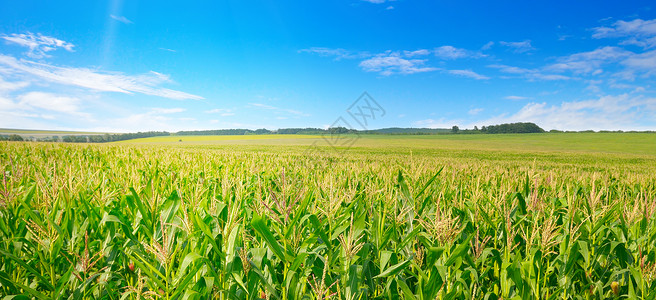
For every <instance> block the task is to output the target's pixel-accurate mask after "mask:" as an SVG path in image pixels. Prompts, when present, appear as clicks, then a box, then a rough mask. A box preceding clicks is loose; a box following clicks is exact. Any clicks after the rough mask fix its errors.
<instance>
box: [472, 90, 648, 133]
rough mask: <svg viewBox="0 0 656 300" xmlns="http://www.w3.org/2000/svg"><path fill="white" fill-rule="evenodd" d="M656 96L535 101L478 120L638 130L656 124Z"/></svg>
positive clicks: (561, 127) (567, 127) (551, 126)
mask: <svg viewBox="0 0 656 300" xmlns="http://www.w3.org/2000/svg"><path fill="white" fill-rule="evenodd" d="M654 120H656V98H645V97H642V96H638V97H632V96H630V95H629V94H622V95H616V96H615V95H607V96H602V97H599V98H597V99H592V100H584V101H570V102H562V103H560V104H555V105H550V104H547V103H546V102H542V103H535V102H531V103H528V104H526V105H525V106H524V107H522V108H521V109H520V110H519V111H518V112H516V113H514V114H512V115H501V116H497V117H494V118H491V119H487V120H482V121H478V123H481V124H500V123H511V122H534V123H536V124H538V125H540V126H541V127H543V128H545V129H560V130H588V129H591V130H618V129H622V130H635V129H638V130H640V129H642V130H645V129H653V128H654V126H656V121H654Z"/></svg>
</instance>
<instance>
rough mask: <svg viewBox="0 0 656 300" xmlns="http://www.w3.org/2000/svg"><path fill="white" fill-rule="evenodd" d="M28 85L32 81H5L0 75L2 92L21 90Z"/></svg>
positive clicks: (0, 90)
mask: <svg viewBox="0 0 656 300" xmlns="http://www.w3.org/2000/svg"><path fill="white" fill-rule="evenodd" d="M28 85H30V83H29V82H27V81H4V79H3V78H2V77H0V94H1V93H4V92H11V91H15V90H20V89H22V88H25V87H27V86H28Z"/></svg>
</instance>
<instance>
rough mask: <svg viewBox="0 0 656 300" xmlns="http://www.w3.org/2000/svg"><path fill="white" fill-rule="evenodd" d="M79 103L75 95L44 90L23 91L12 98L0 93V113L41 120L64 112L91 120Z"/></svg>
mask: <svg viewBox="0 0 656 300" xmlns="http://www.w3.org/2000/svg"><path fill="white" fill-rule="evenodd" d="M81 103H82V101H81V100H80V99H79V98H77V97H71V96H63V95H58V94H53V93H45V92H28V93H24V94H21V95H18V96H17V97H16V98H15V99H14V100H12V99H10V98H7V97H2V96H1V95H0V114H2V115H8V116H13V117H19V118H30V119H42V120H43V119H47V120H51V119H54V118H55V115H57V114H64V117H66V118H68V117H70V116H74V117H78V118H82V119H85V120H86V121H89V120H92V118H91V115H90V114H88V113H86V112H83V111H82V110H81V107H80V106H81ZM53 114H55V115H53ZM13 126H16V125H15V124H14V125H13Z"/></svg>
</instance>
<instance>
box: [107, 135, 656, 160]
mask: <svg viewBox="0 0 656 300" xmlns="http://www.w3.org/2000/svg"><path fill="white" fill-rule="evenodd" d="M328 138H329V137H328V136H326V138H324V137H323V136H321V135H233V136H161V137H150V138H143V139H134V140H127V141H121V142H117V143H120V144H178V145H181V146H184V145H217V146H218V145H222V144H224V145H263V146H265V145H289V146H293V145H307V146H309V145H312V144H314V143H316V144H317V145H320V146H331V145H336V144H341V142H339V140H331V141H330V142H329V140H328ZM341 138H342V139H355V141H354V142H353V143H352V146H351V147H352V148H354V149H362V150H363V151H370V150H372V149H369V148H374V149H379V150H380V149H381V148H383V149H385V150H386V151H387V150H390V151H391V150H393V149H395V150H399V151H400V150H403V149H405V150H408V151H409V150H417V151H430V150H440V149H442V150H449V149H451V150H481V151H488V150H494V151H517V152H531V151H538V152H549V151H557V152H597V153H615V154H635V155H656V134H653V133H541V134H476V135H473V134H472V135H465V134H462V135H343V136H341ZM180 140H181V141H180ZM339 148H340V149H342V150H343V149H344V148H345V147H343V146H341V147H339Z"/></svg>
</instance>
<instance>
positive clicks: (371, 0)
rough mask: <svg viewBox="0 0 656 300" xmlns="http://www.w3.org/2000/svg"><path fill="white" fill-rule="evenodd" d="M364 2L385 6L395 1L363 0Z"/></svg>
mask: <svg viewBox="0 0 656 300" xmlns="http://www.w3.org/2000/svg"><path fill="white" fill-rule="evenodd" d="M362 1H364V2H369V3H374V4H383V3H385V2H391V1H394V0H362Z"/></svg>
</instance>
